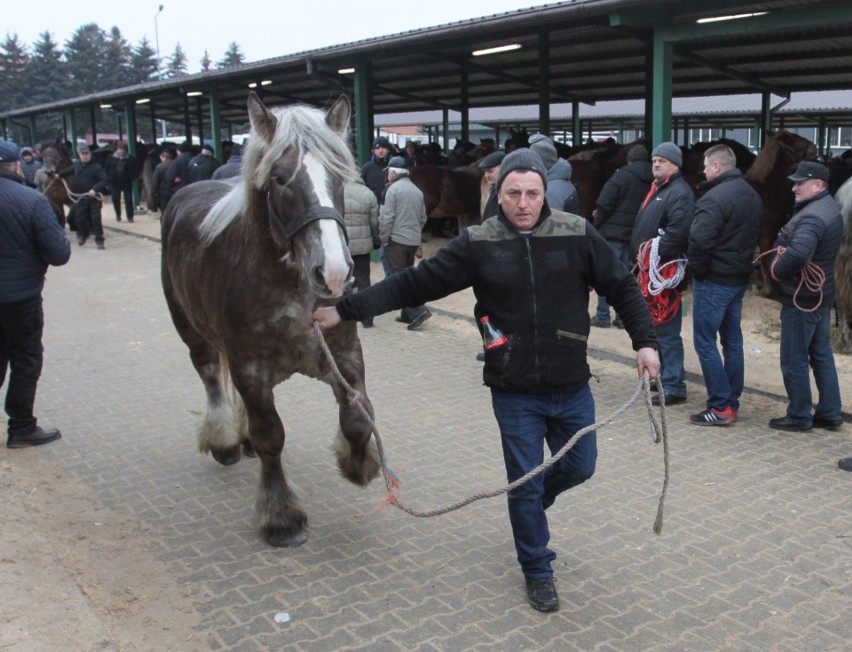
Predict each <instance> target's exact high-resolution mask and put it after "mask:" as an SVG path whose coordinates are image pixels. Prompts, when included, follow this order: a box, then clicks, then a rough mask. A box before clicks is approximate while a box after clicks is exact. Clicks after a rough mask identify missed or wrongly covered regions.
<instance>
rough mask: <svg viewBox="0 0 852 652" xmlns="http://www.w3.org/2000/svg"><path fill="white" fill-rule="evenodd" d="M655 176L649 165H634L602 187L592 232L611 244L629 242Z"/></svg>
mask: <svg viewBox="0 0 852 652" xmlns="http://www.w3.org/2000/svg"><path fill="white" fill-rule="evenodd" d="M653 180H654V175H653V174H651V164H650V163H649V162H648V161H633V162H632V163H628V164H627V165H625V166H624V167H623V168H620V169H619V170H618V171H616V173H615V174H614V175H612V176H611V177H610V178H609V179H608V180H607V182H606V183H605V184H604V187H603V189H602V190H601V194H600V195H599V196H598V201H597V206H596V208H597V213H596V215H595V222H594V224H595V228H596V229H597V230H598V232H599V233H600V234H601V235H602V236H603V237H604V238H606V239H607V240H610V241H612V242H622V243H625V244H626V243H628V242H630V234H631V233H633V224H634V222H636V215H637V214H638V213H639V208H640V207H641V206H642V200H643V199H645V195H647V194H648V191H649V190H650V189H651V182H652V181H653Z"/></svg>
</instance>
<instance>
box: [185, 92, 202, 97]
mask: <svg viewBox="0 0 852 652" xmlns="http://www.w3.org/2000/svg"><path fill="white" fill-rule="evenodd" d="M199 95H204V92H203V91H189V92H188V93H187V94H186V96H187V97H198V96H199Z"/></svg>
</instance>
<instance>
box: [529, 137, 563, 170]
mask: <svg viewBox="0 0 852 652" xmlns="http://www.w3.org/2000/svg"><path fill="white" fill-rule="evenodd" d="M530 149H531V150H533V151H534V152H536V153H537V154H538V155H539V156H540V157H541V162H542V163H544V167H546V168H547V169H548V170H549V169H550V168H552V167H553V165H554V164H555V163H556V159H557V155H556V146H555V145H554V144H553V141H552V140H550V138H548V137H547V136H545V135H544V134H533V135H532V136H530Z"/></svg>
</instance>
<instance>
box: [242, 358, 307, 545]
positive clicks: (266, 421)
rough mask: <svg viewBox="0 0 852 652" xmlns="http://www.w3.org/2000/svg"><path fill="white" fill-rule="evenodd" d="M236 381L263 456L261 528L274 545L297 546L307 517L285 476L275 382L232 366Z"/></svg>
mask: <svg viewBox="0 0 852 652" xmlns="http://www.w3.org/2000/svg"><path fill="white" fill-rule="evenodd" d="M231 377H232V379H233V381H234V385H235V387H236V388H237V390H238V391H239V392H240V395H241V396H242V398H243V402H244V404H245V409H246V414H247V416H248V423H249V437H250V438H251V443H252V446H253V447H254V450H255V452H256V453H257V456H258V458H259V459H260V487H259V488H258V493H257V502H256V504H255V507H256V512H257V521H258V528H259V529H260V533H261V535H262V536H263V538H264V539H265V540H266V542H267V543H268V544H269V545H272V546H278V547H286V546H298V545H301V544H303V543H304V542H305V541H307V539H308V534H307V532H306V531H305V526H306V525H307V523H308V517H307V515H306V514H305V512H304V511H302V508H301V507H300V506H299V500H298V498H297V497H296V494H294V493H293V492H292V491H291V490H290V487H289V486H288V485H287V479H286V478H285V477H284V467H283V466H282V465H281V451H282V450H283V448H284V425H283V424H282V423H281V419H280V417H279V416H278V412H276V410H275V400H274V397H273V394H272V382H271V381H270V380H269V379H267V378H260V377H257V376H255V375H249V374H245V373H244V372H236V371H235V370H234V369H233V368H232V369H231Z"/></svg>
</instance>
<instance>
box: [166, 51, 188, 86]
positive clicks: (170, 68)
mask: <svg viewBox="0 0 852 652" xmlns="http://www.w3.org/2000/svg"><path fill="white" fill-rule="evenodd" d="M186 72H187V65H186V53H185V52H184V51H183V48H182V47H181V46H180V43H178V44H177V45H176V46H175V51H174V52H172V56H171V57H169V61H168V63H167V65H166V70H165V72H164V73H163V77H164V78H170V77H182V76H183V75H185V74H186Z"/></svg>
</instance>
